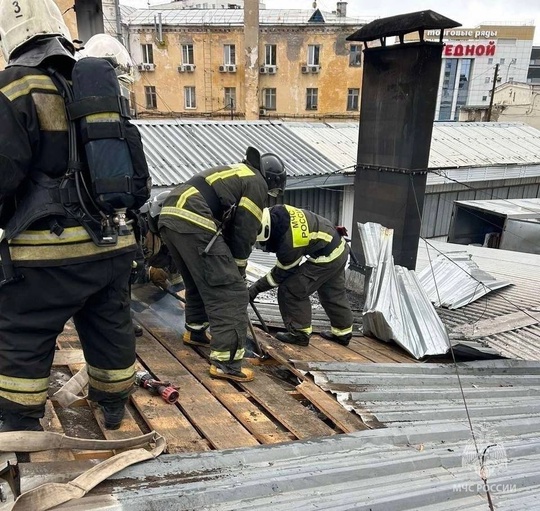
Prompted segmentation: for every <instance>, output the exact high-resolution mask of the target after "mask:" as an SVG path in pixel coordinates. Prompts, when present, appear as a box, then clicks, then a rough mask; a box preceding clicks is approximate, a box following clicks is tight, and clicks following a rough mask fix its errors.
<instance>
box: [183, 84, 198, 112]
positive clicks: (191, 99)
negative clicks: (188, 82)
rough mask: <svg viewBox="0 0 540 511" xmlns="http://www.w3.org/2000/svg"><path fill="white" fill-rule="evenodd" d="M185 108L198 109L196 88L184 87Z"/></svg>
mask: <svg viewBox="0 0 540 511" xmlns="http://www.w3.org/2000/svg"><path fill="white" fill-rule="evenodd" d="M184 106H185V108H186V109H191V108H197V101H196V99H195V87H184Z"/></svg>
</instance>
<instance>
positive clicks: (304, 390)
mask: <svg viewBox="0 0 540 511" xmlns="http://www.w3.org/2000/svg"><path fill="white" fill-rule="evenodd" d="M296 388H297V389H298V391H299V392H300V393H301V394H302V395H303V396H305V397H306V398H307V399H309V400H310V401H311V403H313V405H314V406H315V407H316V408H317V409H318V410H320V411H321V412H322V413H324V414H325V415H326V416H327V417H328V418H329V419H330V420H331V421H332V422H333V423H334V424H335V425H336V426H337V427H338V428H339V429H341V431H343V432H344V433H352V432H354V431H362V430H364V429H369V428H368V426H366V425H365V424H364V423H363V422H362V420H361V419H360V417H358V415H355V414H354V413H352V412H349V411H347V410H345V408H343V407H342V406H341V405H340V404H339V403H338V402H337V401H336V400H335V399H334V398H333V397H332V396H331V395H329V394H327V393H326V392H325V391H324V390H322V389H321V388H320V387H318V386H317V385H315V383H313V382H312V381H310V380H304V381H303V382H302V383H301V384H300V385H298V386H297V387H296Z"/></svg>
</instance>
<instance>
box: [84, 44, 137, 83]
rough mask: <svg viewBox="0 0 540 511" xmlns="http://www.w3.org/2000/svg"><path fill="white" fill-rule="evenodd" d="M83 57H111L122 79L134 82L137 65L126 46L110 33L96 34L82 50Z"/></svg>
mask: <svg viewBox="0 0 540 511" xmlns="http://www.w3.org/2000/svg"><path fill="white" fill-rule="evenodd" d="M80 54H81V57H100V58H106V59H109V60H110V61H111V63H112V65H113V66H114V68H115V69H116V73H117V75H118V78H119V79H120V80H125V81H126V82H129V83H133V82H134V81H135V66H134V65H133V60H132V59H131V56H130V55H129V52H128V51H127V49H126V47H125V46H124V45H123V44H122V43H121V42H120V41H119V40H118V39H116V38H114V37H113V36H111V35H109V34H95V35H93V36H92V37H91V38H90V39H88V42H87V43H86V44H85V45H84V48H83V49H82V50H81V51H80Z"/></svg>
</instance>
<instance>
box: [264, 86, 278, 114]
mask: <svg viewBox="0 0 540 511" xmlns="http://www.w3.org/2000/svg"><path fill="white" fill-rule="evenodd" d="M263 93H264V108H266V109H267V110H275V109H276V89H264V91H263Z"/></svg>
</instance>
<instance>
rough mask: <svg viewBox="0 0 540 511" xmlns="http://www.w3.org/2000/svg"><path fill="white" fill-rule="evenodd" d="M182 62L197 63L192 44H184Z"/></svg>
mask: <svg viewBox="0 0 540 511" xmlns="http://www.w3.org/2000/svg"><path fill="white" fill-rule="evenodd" d="M182 64H195V61H194V59H193V45H192V44H183V45H182Z"/></svg>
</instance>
